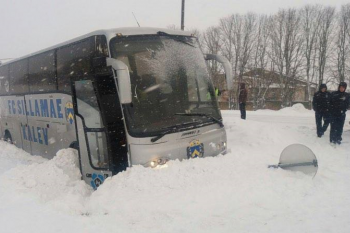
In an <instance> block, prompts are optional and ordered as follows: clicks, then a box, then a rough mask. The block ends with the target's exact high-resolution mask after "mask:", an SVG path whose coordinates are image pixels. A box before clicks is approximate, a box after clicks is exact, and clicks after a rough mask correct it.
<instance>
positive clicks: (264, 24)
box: [196, 4, 350, 108]
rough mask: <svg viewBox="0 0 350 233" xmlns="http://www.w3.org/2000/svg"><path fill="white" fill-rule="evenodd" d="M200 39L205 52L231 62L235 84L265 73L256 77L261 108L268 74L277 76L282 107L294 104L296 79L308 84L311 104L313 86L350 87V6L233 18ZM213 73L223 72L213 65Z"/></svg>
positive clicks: (281, 10) (314, 8) (212, 63)
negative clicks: (251, 74) (346, 84)
mask: <svg viewBox="0 0 350 233" xmlns="http://www.w3.org/2000/svg"><path fill="white" fill-rule="evenodd" d="M196 34H197V35H198V37H199V40H200V42H201V44H202V47H203V49H204V50H205V52H206V53H214V54H221V55H223V56H225V57H226V58H227V59H228V60H229V61H230V62H231V64H232V69H233V74H234V78H235V81H236V83H239V82H241V81H242V78H243V74H245V73H246V72H248V71H252V70H255V71H261V72H262V73H261V74H259V73H256V74H255V75H254V77H253V79H254V78H255V79H256V82H253V85H256V87H255V88H256V89H258V91H257V93H256V94H255V95H254V99H255V100H254V101H256V103H257V104H259V99H261V98H264V94H265V93H266V91H267V88H266V87H268V83H266V82H269V80H268V79H261V77H262V76H263V75H264V71H266V70H267V71H273V72H274V73H276V74H278V80H279V81H278V83H279V85H280V90H281V100H282V106H286V105H288V103H290V101H291V99H290V98H292V97H291V96H292V94H293V93H291V92H292V91H293V89H292V88H290V87H291V85H294V84H295V80H296V79H298V80H305V81H306V82H307V87H308V88H307V96H309V100H310V101H311V93H310V84H311V83H316V84H321V83H326V84H337V83H339V82H341V81H347V82H350V4H346V5H343V6H341V8H340V9H339V10H336V8H335V7H330V6H321V5H306V6H304V7H303V8H299V9H295V8H287V9H280V10H279V11H278V12H277V13H275V14H272V15H259V14H255V13H247V14H243V15H242V14H232V15H230V16H227V17H223V18H221V19H220V20H219V23H218V25H216V26H212V27H209V28H207V29H206V30H205V31H204V32H198V31H196ZM210 69H211V73H212V75H214V76H215V75H217V74H220V73H222V68H221V67H220V65H218V64H217V63H215V62H211V63H210ZM214 82H215V81H214ZM262 82H265V83H262ZM270 82H271V81H270ZM260 87H263V88H260ZM259 88H260V89H261V90H259ZM236 92H237V91H236ZM233 96H237V93H235V94H233ZM258 108H259V106H258Z"/></svg>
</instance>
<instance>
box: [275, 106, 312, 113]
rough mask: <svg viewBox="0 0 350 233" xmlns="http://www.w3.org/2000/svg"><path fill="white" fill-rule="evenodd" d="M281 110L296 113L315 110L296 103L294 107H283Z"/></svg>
mask: <svg viewBox="0 0 350 233" xmlns="http://www.w3.org/2000/svg"><path fill="white" fill-rule="evenodd" d="M279 112H282V113H287V114H290V113H291V114H295V113H299V114H300V113H310V112H313V111H311V110H309V109H306V108H305V107H304V105H302V104H294V105H293V106H292V107H286V108H282V109H281V110H279Z"/></svg>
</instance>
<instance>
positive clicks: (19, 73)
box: [9, 59, 29, 94]
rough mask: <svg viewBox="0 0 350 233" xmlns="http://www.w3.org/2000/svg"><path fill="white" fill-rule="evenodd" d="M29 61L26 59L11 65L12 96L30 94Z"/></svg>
mask: <svg viewBox="0 0 350 233" xmlns="http://www.w3.org/2000/svg"><path fill="white" fill-rule="evenodd" d="M27 71H28V60H27V59H24V60H21V61H18V62H15V63H12V64H11V65H10V74H9V76H10V92H11V94H23V93H28V91H29V86H28V72H27Z"/></svg>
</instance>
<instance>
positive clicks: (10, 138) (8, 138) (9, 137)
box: [4, 130, 12, 144]
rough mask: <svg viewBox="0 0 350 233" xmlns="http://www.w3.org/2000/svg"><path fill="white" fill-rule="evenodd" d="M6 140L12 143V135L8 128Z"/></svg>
mask: <svg viewBox="0 0 350 233" xmlns="http://www.w3.org/2000/svg"><path fill="white" fill-rule="evenodd" d="M4 141H5V142H8V143H11V144H12V136H11V133H10V132H9V131H8V130H6V131H5V136H4Z"/></svg>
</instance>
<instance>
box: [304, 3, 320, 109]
mask: <svg viewBox="0 0 350 233" xmlns="http://www.w3.org/2000/svg"><path fill="white" fill-rule="evenodd" d="M320 11H321V6H319V5H314V6H311V5H307V6H305V7H304V8H303V9H301V12H300V14H301V23H302V32H303V40H304V58H305V72H306V85H307V89H306V96H307V98H308V102H309V108H311V100H312V98H311V90H310V89H311V88H310V82H311V81H312V80H313V74H314V72H312V71H313V68H314V67H315V66H316V50H315V47H316V43H317V32H318V30H319V29H318V28H319V20H320V15H321V12H320Z"/></svg>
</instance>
